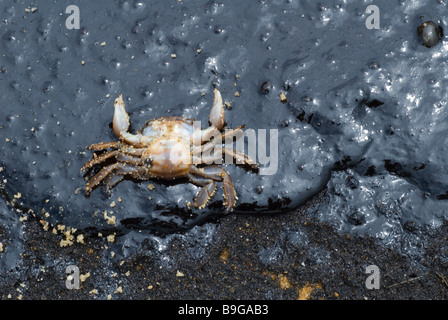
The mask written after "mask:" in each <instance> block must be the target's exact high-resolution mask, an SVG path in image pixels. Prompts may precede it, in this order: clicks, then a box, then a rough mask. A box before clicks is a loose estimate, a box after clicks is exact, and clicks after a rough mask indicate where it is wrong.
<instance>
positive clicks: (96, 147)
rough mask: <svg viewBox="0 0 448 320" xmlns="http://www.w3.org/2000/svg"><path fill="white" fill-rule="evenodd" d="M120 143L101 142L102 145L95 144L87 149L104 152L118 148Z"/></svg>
mask: <svg viewBox="0 0 448 320" xmlns="http://www.w3.org/2000/svg"><path fill="white" fill-rule="evenodd" d="M119 143H120V142H119V141H111V142H100V143H94V144H91V145H90V146H88V147H86V149H88V150H103V149H107V148H117V147H118V144H119Z"/></svg>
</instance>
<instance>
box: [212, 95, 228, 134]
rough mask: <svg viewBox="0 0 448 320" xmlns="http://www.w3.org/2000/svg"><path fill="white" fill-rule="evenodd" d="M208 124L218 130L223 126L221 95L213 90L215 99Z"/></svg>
mask: <svg viewBox="0 0 448 320" xmlns="http://www.w3.org/2000/svg"><path fill="white" fill-rule="evenodd" d="M209 120H210V123H211V124H212V126H213V127H215V128H216V129H218V130H221V128H222V127H223V126H224V121H225V116H224V107H223V105H222V97H221V93H220V92H219V90H218V89H216V88H215V98H214V99H213V107H212V110H211V111H210V116H209Z"/></svg>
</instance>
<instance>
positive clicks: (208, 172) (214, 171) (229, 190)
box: [187, 166, 237, 212]
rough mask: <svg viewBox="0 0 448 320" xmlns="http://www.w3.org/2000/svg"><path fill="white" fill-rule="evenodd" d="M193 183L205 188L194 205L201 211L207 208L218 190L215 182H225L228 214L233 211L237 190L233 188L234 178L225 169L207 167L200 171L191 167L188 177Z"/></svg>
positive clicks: (225, 203)
mask: <svg viewBox="0 0 448 320" xmlns="http://www.w3.org/2000/svg"><path fill="white" fill-rule="evenodd" d="M187 177H188V178H189V179H190V181H191V182H193V183H195V184H197V185H200V186H202V187H203V188H202V189H201V190H200V191H199V192H198V194H197V196H196V198H195V200H194V203H193V205H194V206H195V207H197V208H199V209H202V208H204V207H205V205H206V204H207V202H208V201H209V200H210V198H211V197H212V196H213V195H214V193H215V189H216V183H215V181H222V182H223V189H224V200H225V201H224V206H226V207H227V208H226V212H230V211H232V210H233V207H234V206H235V203H236V200H237V196H236V192H235V188H234V187H233V182H232V178H231V177H230V175H229V174H228V173H227V171H225V170H224V169H223V168H220V167H218V166H210V167H205V168H203V169H198V168H196V167H194V166H191V168H190V173H189V174H188V175H187Z"/></svg>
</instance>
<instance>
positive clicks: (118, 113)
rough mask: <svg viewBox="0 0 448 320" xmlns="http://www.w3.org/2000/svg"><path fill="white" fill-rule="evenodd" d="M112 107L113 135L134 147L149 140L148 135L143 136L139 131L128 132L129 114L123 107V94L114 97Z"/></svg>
mask: <svg viewBox="0 0 448 320" xmlns="http://www.w3.org/2000/svg"><path fill="white" fill-rule="evenodd" d="M114 107H115V111H114V120H113V122H112V123H113V129H114V133H115V135H116V136H117V137H118V138H120V139H121V140H124V141H125V142H127V143H129V144H131V145H133V146H135V147H143V146H145V145H147V144H148V142H150V139H149V138H148V137H145V136H143V135H141V134H140V133H138V134H131V133H129V132H128V129H129V125H130V122H129V115H128V113H127V112H126V109H125V107H124V101H123V96H122V95H121V94H120V95H119V96H118V98H117V99H115V103H114Z"/></svg>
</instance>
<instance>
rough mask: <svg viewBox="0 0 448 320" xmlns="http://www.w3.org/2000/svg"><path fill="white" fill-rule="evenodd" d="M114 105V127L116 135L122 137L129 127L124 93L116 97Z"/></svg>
mask: <svg viewBox="0 0 448 320" xmlns="http://www.w3.org/2000/svg"><path fill="white" fill-rule="evenodd" d="M114 107H115V111H114V120H113V129H114V133H115V135H116V136H117V137H118V138H121V136H122V135H123V134H124V133H126V132H127V131H128V129H129V115H128V113H127V112H126V109H125V107H124V101H123V95H121V94H120V95H119V96H118V98H117V99H115V103H114Z"/></svg>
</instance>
